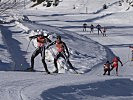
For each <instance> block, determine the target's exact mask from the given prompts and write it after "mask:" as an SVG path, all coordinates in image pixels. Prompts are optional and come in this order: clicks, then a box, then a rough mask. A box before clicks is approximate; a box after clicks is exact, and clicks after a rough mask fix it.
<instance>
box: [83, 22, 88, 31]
mask: <svg viewBox="0 0 133 100" xmlns="http://www.w3.org/2000/svg"><path fill="white" fill-rule="evenodd" d="M86 28H87V24H86V23H84V24H83V31H86Z"/></svg>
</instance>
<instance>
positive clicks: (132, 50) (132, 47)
mask: <svg viewBox="0 0 133 100" xmlns="http://www.w3.org/2000/svg"><path fill="white" fill-rule="evenodd" d="M129 48H131V52H132V58H131V61H133V46H129Z"/></svg>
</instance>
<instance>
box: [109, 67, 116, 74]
mask: <svg viewBox="0 0 133 100" xmlns="http://www.w3.org/2000/svg"><path fill="white" fill-rule="evenodd" d="M114 68H116V73H118V67H114V66H112V68H111V69H110V71H112V70H113V69H114Z"/></svg>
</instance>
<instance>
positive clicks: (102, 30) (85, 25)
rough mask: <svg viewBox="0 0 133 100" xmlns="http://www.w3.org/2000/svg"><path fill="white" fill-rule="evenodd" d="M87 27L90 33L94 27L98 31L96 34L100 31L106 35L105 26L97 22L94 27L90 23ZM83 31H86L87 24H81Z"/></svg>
mask: <svg viewBox="0 0 133 100" xmlns="http://www.w3.org/2000/svg"><path fill="white" fill-rule="evenodd" d="M89 28H90V33H94V28H96V29H97V31H98V35H99V33H101V34H102V35H103V36H106V30H107V28H106V27H102V26H101V25H100V24H97V26H96V27H94V25H93V24H91V25H90V26H89ZM83 31H87V24H86V23H84V24H83Z"/></svg>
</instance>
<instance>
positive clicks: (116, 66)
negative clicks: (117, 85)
mask: <svg viewBox="0 0 133 100" xmlns="http://www.w3.org/2000/svg"><path fill="white" fill-rule="evenodd" d="M118 62H120V63H121V66H123V64H122V62H121V60H120V58H119V57H117V56H116V57H114V58H113V61H112V65H111V67H112V68H111V69H110V71H111V70H113V69H114V68H116V75H117V76H118Z"/></svg>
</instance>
